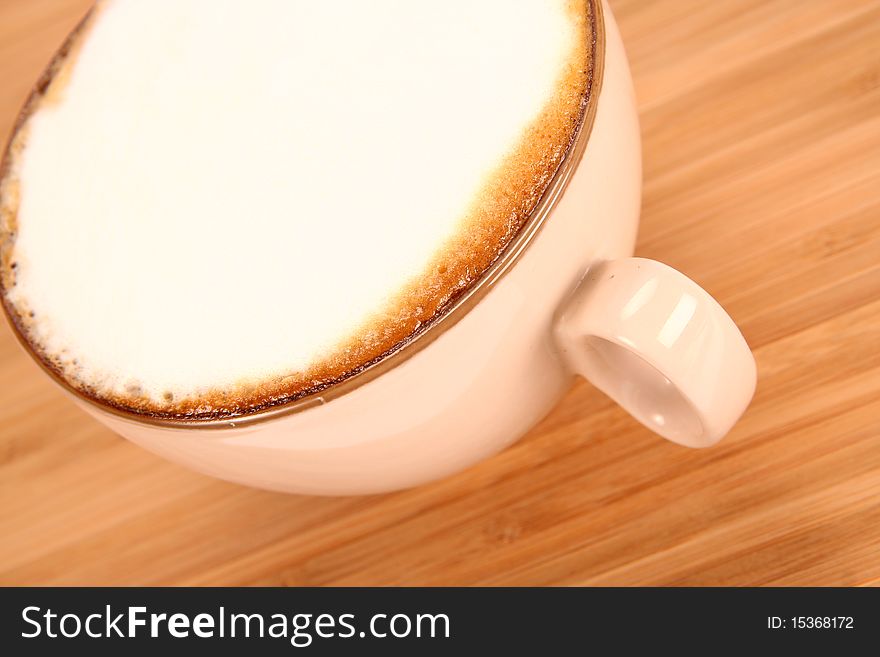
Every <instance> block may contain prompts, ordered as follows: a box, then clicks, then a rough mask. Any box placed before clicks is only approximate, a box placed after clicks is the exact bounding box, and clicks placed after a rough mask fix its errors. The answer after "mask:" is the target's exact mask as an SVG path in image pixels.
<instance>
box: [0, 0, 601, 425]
mask: <svg viewBox="0 0 880 657" xmlns="http://www.w3.org/2000/svg"><path fill="white" fill-rule="evenodd" d="M571 5H572V3H571V2H570V1H569V0H481V1H479V2H475V1H473V0H460V1H453V0H446V1H444V2H412V1H411V0H373V1H371V2H363V1H362V0H335V1H333V2H313V1H309V2H305V1H303V2H297V1H293V0H259V1H257V2H240V1H238V0H235V1H218V0H158V1H157V0H152V1H151V2H143V1H141V0H116V1H110V2H105V3H104V4H102V5H100V8H99V11H98V12H97V14H96V15H95V18H94V20H93V22H92V24H91V25H90V26H89V27H88V29H87V31H86V32H85V33H84V34H85V38H84V39H83V41H82V44H81V47H80V48H79V50H78V51H77V53H76V59H75V61H72V62H71V67H72V68H71V71H70V75H69V77H68V78H67V79H66V80H65V86H64V88H63V89H60V90H59V92H58V94H57V97H56V98H54V99H53V100H52V102H46V103H43V104H42V105H40V106H39V107H38V108H37V109H36V111H35V112H34V113H33V115H32V116H31V117H30V119H29V120H28V121H27V123H26V125H25V132H24V133H23V137H24V138H25V140H26V142H25V145H24V148H23V150H22V152H21V154H20V155H19V156H18V157H17V158H16V159H15V161H14V162H13V167H12V174H11V175H14V176H15V177H16V179H17V181H18V185H19V192H20V197H19V205H18V209H17V234H16V235H15V241H14V249H13V251H12V256H11V259H12V260H14V261H15V262H16V268H15V279H14V280H15V283H14V285H12V286H11V287H10V288H9V289H8V290H7V296H8V299H9V301H10V303H11V304H12V306H13V307H14V308H16V309H18V310H19V312H20V313H21V314H22V315H24V312H25V311H26V312H27V313H31V312H32V313H33V321H32V322H30V323H29V325H28V332H29V338H30V340H31V341H32V342H33V343H35V344H36V345H38V347H39V349H40V350H41V351H42V352H43V353H44V354H45V355H46V356H47V358H49V359H50V360H53V361H55V362H56V364H57V366H58V367H59V368H61V369H62V370H63V371H64V374H65V376H67V377H68V378H69V379H70V380H71V381H72V382H73V383H74V384H75V385H79V386H81V387H86V388H88V389H89V390H90V391H91V392H93V393H95V394H97V395H98V396H106V397H108V398H113V399H116V400H117V401H118V400H119V399H129V400H134V399H137V400H140V401H139V402H137V403H134V402H132V405H133V406H139V407H149V408H152V409H154V410H155V409H159V410H161V409H162V407H163V406H164V405H169V404H171V403H172V401H179V400H181V399H193V398H198V397H199V396H200V395H207V394H209V393H210V392H211V391H216V390H224V389H226V390H230V389H233V388H235V387H236V386H245V387H247V386H259V385H261V383H262V382H266V381H278V380H282V379H284V377H291V376H292V377H293V378H296V373H307V372H309V369H310V368H313V367H314V366H315V364H316V363H327V362H330V361H332V359H333V358H334V357H336V356H337V355H339V354H343V355H344V352H345V350H350V349H351V345H352V344H353V341H354V342H357V340H358V336H359V334H360V333H361V332H363V331H364V327H366V326H372V327H373V329H372V331H373V333H372V335H373V337H374V338H375V337H376V336H377V335H379V336H381V335H382V334H383V331H384V332H385V333H386V334H388V333H389V331H390V330H392V329H393V327H392V326H390V324H392V323H393V322H394V321H395V320H394V315H393V312H392V311H390V310H389V308H390V307H391V305H390V304H393V303H394V302H395V299H396V298H398V296H399V295H400V294H401V293H402V291H405V290H407V289H411V288H412V287H413V285H416V287H417V286H418V281H419V280H420V277H422V276H423V275H424V273H425V271H426V267H429V266H432V265H431V263H435V262H438V258H439V259H440V260H439V261H443V259H444V258H445V259H452V260H454V259H455V258H456V257H458V256H457V255H456V254H455V253H453V252H447V251H444V249H446V248H447V247H448V245H449V244H450V243H452V242H454V240H455V238H456V235H458V234H459V233H460V232H461V231H462V230H464V227H465V219H466V217H468V216H469V215H472V214H473V211H474V204H475V203H479V202H480V201H479V199H480V198H481V196H480V195H481V191H482V190H483V188H484V186H485V185H486V183H487V181H488V180H490V179H491V177H492V176H493V175H494V174H495V173H496V172H497V170H498V167H499V166H500V164H501V163H502V162H503V161H504V159H505V158H506V157H508V156H509V155H510V154H511V152H512V149H513V148H514V147H515V146H516V145H517V144H518V143H519V142H520V141H521V140H522V138H523V135H524V134H525V131H526V130H527V128H528V127H529V126H531V125H532V124H533V123H534V122H535V120H536V119H537V118H538V117H539V116H540V115H541V112H542V111H543V110H544V109H545V108H546V106H547V104H548V103H550V102H551V101H552V99H553V98H554V97H555V96H556V95H557V94H558V93H559V87H560V84H561V82H560V80H562V78H563V77H564V75H565V72H566V70H567V68H570V67H571V65H572V62H573V58H574V57H575V56H576V53H577V52H578V51H579V49H583V48H585V44H584V43H581V41H582V38H581V36H580V34H579V32H578V28H577V25H576V23H575V21H574V20H573V18H572V15H573V10H572V6H571ZM579 11H581V12H583V11H584V10H583V8H582V7H581V8H580V9H579ZM575 13H576V12H575ZM451 264H454V263H451ZM444 267H445V265H444ZM383 322H385V323H386V324H388V325H389V326H384V325H383ZM309 376H311V375H309ZM313 378H314V377H313ZM200 408H201V409H202V410H211V409H210V403H208V402H205V403H203V404H202V406H201V407H200Z"/></svg>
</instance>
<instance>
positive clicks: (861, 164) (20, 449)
mask: <svg viewBox="0 0 880 657" xmlns="http://www.w3.org/2000/svg"><path fill="white" fill-rule="evenodd" d="M88 4H89V2H88V0H0V80H2V81H3V84H2V85H0V132H2V133H3V134H4V135H5V134H8V131H9V129H10V128H11V125H12V121H13V120H14V117H15V115H16V113H17V111H18V108H19V106H20V104H21V102H22V101H23V99H24V97H25V95H26V93H27V91H28V89H29V87H30V85H31V84H32V83H33V82H34V80H36V78H37V76H38V74H39V72H40V70H41V69H42V67H43V66H44V64H45V62H46V61H47V60H48V58H49V56H50V54H51V53H52V51H53V50H54V48H55V47H56V46H57V45H58V44H59V43H60V41H61V40H62V38H63V36H64V35H65V33H66V32H67V31H68V30H69V29H70V28H71V27H72V26H73V25H74V24H75V22H76V21H77V19H78V18H79V17H80V16H81V15H82V13H83V12H84V10H85V9H86V7H87V6H88ZM612 6H613V8H614V10H615V12H616V15H617V17H618V20H619V22H620V27H621V31H622V33H623V37H624V40H625V42H626V45H627V48H628V52H629V55H630V59H631V63H632V69H633V74H634V77H635V83H636V90H637V94H638V96H639V102H640V113H641V120H642V131H643V139H644V153H645V195H644V204H643V207H644V214H643V220H642V228H641V233H640V239H639V246H638V252H639V254H640V255H644V256H647V257H652V258H657V259H660V260H663V261H665V262H668V263H669V264H671V265H673V266H675V267H677V268H679V269H681V270H683V271H685V272H687V273H688V274H689V275H690V276H692V277H693V278H694V279H696V280H697V281H699V282H700V283H701V284H702V285H704V286H705V287H706V288H707V289H708V290H710V291H711V292H712V293H713V294H714V295H715V296H716V297H717V298H718V299H719V300H720V301H721V302H722V304H724V305H725V306H726V307H727V308H728V309H729V310H730V312H731V313H732V314H733V316H734V317H735V318H736V320H737V321H738V322H739V324H740V326H741V327H742V329H743V332H744V333H745V335H746V337H747V338H748V340H749V342H750V343H751V344H752V346H753V347H754V348H755V353H756V356H757V360H758V366H759V372H760V380H759V385H758V392H757V395H756V398H755V401H754V403H753V405H752V407H751V408H750V410H749V411H748V412H747V414H746V415H745V417H744V418H743V420H742V421H741V422H740V424H739V425H737V427H736V428H735V430H734V431H733V433H732V434H731V435H730V436H728V438H727V439H726V440H725V441H724V442H723V443H722V444H721V445H719V446H718V447H717V448H714V449H711V450H706V451H691V450H686V449H683V448H679V447H675V446H673V445H671V444H667V443H665V442H663V441H661V440H660V439H658V438H656V437H654V436H653V435H651V434H650V433H649V432H648V431H647V430H645V429H643V428H642V427H640V426H639V425H637V424H636V423H635V422H634V421H633V420H632V419H630V418H629V417H628V416H627V415H626V414H625V413H624V412H623V411H621V410H620V409H618V408H617V407H615V406H614V405H613V404H612V403H611V402H610V401H608V400H607V399H606V398H605V397H603V396H602V395H601V394H600V393H598V392H597V391H595V390H593V389H591V388H590V387H589V386H587V385H585V384H580V385H576V386H575V387H574V388H573V389H572V391H571V392H570V393H569V394H568V395H567V396H566V398H565V399H564V400H563V401H562V402H561V404H560V405H559V406H558V407H557V408H556V409H555V410H554V411H553V412H552V413H551V414H550V415H549V416H548V417H547V418H546V419H545V420H544V421H543V422H542V423H541V424H540V426H538V427H537V428H536V429H534V430H533V431H532V432H530V433H529V435H528V436H527V437H526V438H524V439H523V440H522V441H520V442H519V443H517V444H516V445H515V446H514V447H512V448H511V449H508V450H507V451H505V452H504V453H502V454H500V455H498V456H497V457H495V458H493V459H490V460H489V461H487V462H485V463H483V464H481V465H479V466H477V467H474V468H472V469H470V470H468V471H467V472H465V473H462V474H460V475H458V476H455V477H452V478H450V479H447V480H445V481H442V482H438V483H436V484H432V485H429V486H425V487H422V488H418V489H415V490H411V491H405V492H401V493H395V494H389V495H383V496H373V497H366V498H344V499H323V498H308V497H296V496H286V495H278V494H272V493H266V492H261V491H256V490H249V489H246V488H242V487H239V486H235V485H231V484H226V483H222V482H218V481H214V480H211V479H208V478H206V477H203V476H200V475H197V474H193V473H191V472H188V471H186V470H183V469H182V468H179V467H177V466H175V465H171V464H169V463H166V462H164V461H161V460H160V459H158V458H156V457H154V456H152V455H150V454H148V453H146V452H144V451H142V450H140V449H139V448H137V447H135V446H133V445H130V444H128V443H126V442H124V441H123V440H122V439H120V438H118V437H116V436H114V435H113V434H111V433H110V432H109V431H107V430H106V429H104V428H102V427H101V426H99V425H98V424H97V423H96V422H94V421H93V420H91V419H89V418H88V417H87V416H86V415H84V414H83V413H82V412H80V411H79V410H77V409H76V408H75V407H74V406H73V405H72V404H71V402H70V401H68V400H67V399H66V398H65V397H63V396H62V394H61V393H60V392H59V391H58V390H56V389H55V388H54V387H53V385H52V384H51V383H50V382H49V381H48V380H47V379H46V378H44V376H43V375H42V374H41V373H40V372H39V371H38V369H37V368H36V367H35V366H33V365H32V364H31V363H30V362H29V361H28V359H27V357H26V356H25V355H24V353H23V352H22V351H21V350H20V349H19V348H18V347H17V345H15V344H14V340H13V338H12V334H11V333H10V332H9V331H8V330H6V329H5V328H4V329H3V330H0V584H292V585H296V584H304V585H324V584H360V585H370V584H623V585H636V584H653V585H666V584H701V585H702V584H715V585H746V584H793V585H801V584H820V585H827V584H839V585H878V584H880V3H878V2H868V1H863V0H839V1H838V2H833V3H832V2H826V1H824V0H776V1H774V2H767V1H765V0H737V1H733V0H730V1H724V2H710V3H707V2H703V1H701V0H658V1H654V2H644V1H643V0H617V1H616V2H612Z"/></svg>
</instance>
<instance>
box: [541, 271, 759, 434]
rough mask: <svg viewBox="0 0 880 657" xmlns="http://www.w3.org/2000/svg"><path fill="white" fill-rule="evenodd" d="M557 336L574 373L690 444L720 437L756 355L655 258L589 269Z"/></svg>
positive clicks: (703, 295) (747, 387) (695, 290)
mask: <svg viewBox="0 0 880 657" xmlns="http://www.w3.org/2000/svg"><path fill="white" fill-rule="evenodd" d="M556 333H557V339H558V343H559V347H560V348H561V350H562V353H563V355H564V357H565V359H566V361H567V362H568V363H569V364H570V366H571V367H572V369H573V370H574V371H575V372H576V373H578V374H580V375H581V376H583V377H584V378H586V379H587V380H588V381H590V382H591V383H592V384H593V385H595V386H596V387H597V388H599V389H600V390H601V391H603V392H604V393H605V394H607V395H608V396H609V397H611V398H612V399H613V400H614V401H616V402H617V403H618V404H620V405H621V406H622V407H623V408H624V409H626V410H627V411H628V412H629V413H630V414H631V415H632V416H633V417H635V418H636V419H637V420H638V421H639V422H641V423H642V424H644V425H645V426H647V427H648V428H649V429H651V430H652V431H655V432H656V433H658V434H660V435H661V436H663V437H664V438H668V439H669V440H671V441H673V442H676V443H679V444H682V445H686V446H688V447H708V446H710V445H714V444H715V443H716V442H718V441H719V440H720V439H721V438H722V437H723V436H724V435H725V434H726V433H727V432H728V431H729V430H730V428H731V427H732V426H733V425H734V423H735V422H736V421H737V420H738V419H739V417H740V415H742V413H743V411H745V409H746V407H747V406H748V404H749V401H750V400H751V399H752V395H753V394H754V392H755V381H756V367H755V359H754V357H753V356H752V352H751V351H750V350H749V346H748V344H746V341H745V338H743V336H742V333H740V331H739V329H738V328H737V327H736V325H735V324H734V323H733V320H732V319H731V318H730V316H729V315H728V314H727V313H726V312H725V311H724V309H723V308H722V307H721V306H720V305H719V304H718V302H717V301H715V299H713V298H712V297H711V296H709V294H708V293H707V292H706V291H705V290H703V288H701V287H700V286H699V285H697V284H696V283H694V282H693V281H692V280H690V279H689V278H688V277H687V276H685V275H684V274H682V273H680V272H678V271H676V270H675V269H672V268H671V267H668V266H667V265H664V264H661V263H659V262H656V261H654V260H646V259H645V258H622V259H620V260H610V261H606V262H603V263H601V264H598V265H596V266H594V267H593V268H591V269H590V271H589V273H588V274H587V276H586V277H585V278H584V280H583V281H582V282H581V284H580V285H579V286H578V288H577V289H576V290H575V292H574V294H573V295H572V297H571V298H570V299H569V300H568V302H567V303H566V305H565V307H564V309H563V312H562V313H561V315H560V316H559V318H558V321H557V324H556Z"/></svg>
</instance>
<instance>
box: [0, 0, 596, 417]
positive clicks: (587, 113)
mask: <svg viewBox="0 0 880 657" xmlns="http://www.w3.org/2000/svg"><path fill="white" fill-rule="evenodd" d="M586 2H587V3H588V4H589V7H590V10H591V16H592V20H591V21H590V23H591V28H592V35H591V39H590V47H591V48H592V53H591V54H592V57H591V65H592V70H591V75H590V81H589V84H588V87H587V101H586V107H585V110H584V113H583V116H582V118H581V121H580V122H579V124H578V126H577V128H576V131H575V136H574V139H573V140H572V143H571V146H570V147H569V149H568V152H567V153H566V154H565V156H564V158H563V160H562V162H561V163H560V165H559V167H558V168H557V170H556V172H555V174H554V175H553V178H552V179H551V180H550V184H549V185H548V186H547V189H546V190H545V192H544V194H543V195H542V196H541V198H540V199H539V200H538V202H537V204H536V206H535V208H534V210H532V212H531V214H530V215H529V217H528V219H527V220H526V221H525V223H524V224H523V226H522V228H520V230H519V232H518V233H517V235H516V236H515V237H514V238H513V239H512V240H511V241H510V243H509V244H508V245H507V246H506V247H505V248H504V250H503V251H502V253H501V255H500V256H499V257H498V259H497V260H496V261H495V262H493V263H492V265H491V266H490V267H489V268H488V269H486V271H484V272H483V273H482V275H481V276H480V277H479V278H478V279H477V281H476V282H475V283H474V284H473V285H472V286H471V287H470V288H468V289H467V290H465V291H464V292H463V293H462V294H461V295H460V296H459V297H458V298H456V299H455V301H453V302H452V303H451V305H450V307H449V308H448V309H447V310H446V311H444V312H443V314H442V315H441V316H440V317H437V318H436V319H435V320H433V321H431V322H428V324H427V326H426V327H425V328H424V329H423V330H421V331H418V332H416V333H414V334H412V335H410V336H409V337H408V338H406V339H404V340H403V341H401V342H400V343H399V344H398V345H396V346H395V347H394V348H393V350H392V351H391V352H390V353H386V354H385V355H383V356H381V357H380V358H379V359H378V360H377V361H376V362H374V363H372V364H369V365H367V366H366V367H364V368H363V369H361V370H360V371H358V372H356V373H354V374H352V375H350V376H349V377H348V378H346V379H344V380H342V381H339V382H336V383H333V384H332V385H330V386H329V387H327V388H324V389H322V390H319V391H316V392H313V393H311V394H308V395H305V396H303V397H300V398H298V399H293V400H290V401H287V402H282V403H280V404H278V405H276V406H268V407H266V408H261V409H258V410H256V411H253V412H250V413H243V414H241V415H237V416H231V417H225V418H224V417H221V418H175V417H160V416H154V415H149V414H145V413H139V412H137V411H134V410H131V409H127V408H121V407H118V406H115V405H113V404H111V403H108V402H106V401H104V400H101V399H98V398H95V397H92V396H90V395H89V394H87V393H86V392H84V391H82V390H80V389H79V388H77V387H75V386H73V385H72V384H71V383H70V382H68V381H67V379H66V378H65V377H63V376H62V375H61V374H60V372H58V371H57V370H56V369H55V368H54V367H52V365H51V364H50V363H48V362H47V361H46V359H45V358H44V357H43V356H42V355H41V354H40V353H39V352H38V351H37V350H36V349H35V348H34V347H33V345H32V344H31V343H30V341H29V340H28V339H27V337H26V336H25V334H24V332H23V331H22V330H21V327H20V326H19V323H18V321H16V319H15V313H14V311H13V310H12V309H11V308H10V307H9V304H8V301H7V299H6V294H5V291H4V289H3V287H4V286H3V283H2V281H0V307H2V308H3V315H4V316H5V318H6V321H7V323H8V324H9V326H10V327H11V329H12V332H13V334H14V336H15V338H16V340H17V341H18V343H19V344H20V345H21V346H22V348H23V349H24V350H25V351H26V352H27V353H28V355H30V356H31V358H32V359H33V360H34V361H36V362H37V364H38V365H39V366H40V367H41V368H42V369H43V371H44V372H46V373H47V374H48V375H49V376H50V377H51V378H52V380H54V381H55V383H57V384H58V385H60V386H61V387H62V389H64V390H65V391H66V392H67V393H69V394H71V395H73V397H74V398H75V399H76V400H78V401H80V402H83V403H85V404H86V405H87V406H88V407H92V408H95V409H97V410H100V411H102V412H104V413H107V414H109V415H112V416H115V417H116V418H119V419H123V420H127V421H130V422H134V423H135V424H141V425H150V426H155V427H161V428H167V429H200V430H209V429H231V428H242V427H248V426H252V425H254V424H258V423H262V422H266V421H269V420H274V419H277V418H280V417H284V416H287V415H291V414H294V413H299V412H302V411H305V410H308V409H310V408H315V407H317V406H322V405H324V404H326V403H328V402H329V401H331V400H333V399H335V398H337V397H341V396H343V395H345V394H347V393H349V392H352V391H353V390H355V389H357V388H359V387H361V386H363V385H365V384H367V383H369V382H370V381H372V380H373V379H376V378H378V377H379V376H381V375H382V374H384V373H386V372H388V371H390V370H391V369H393V368H395V367H397V366H398V365H400V364H401V363H403V362H405V361H406V360H409V359H410V358H411V357H412V356H414V355H415V354H417V353H418V352H420V351H421V350H422V349H424V348H425V347H427V346H428V345H430V344H431V343H432V342H433V341H434V340H436V339H437V338H438V337H439V336H440V335H441V334H443V333H444V332H446V331H447V330H449V329H450V328H452V327H453V326H454V325H455V324H457V323H458V322H459V321H460V320H461V319H462V318H463V317H464V316H465V315H466V314H467V313H468V312H469V311H470V310H471V309H472V308H473V307H474V306H476V304H477V303H478V302H479V301H480V300H481V299H482V298H483V297H484V296H486V294H488V292H489V291H490V290H491V289H492V288H493V287H494V286H495V285H496V284H497V283H498V282H499V281H500V280H501V278H503V276H504V275H505V274H506V273H507V272H508V271H509V270H510V269H511V268H512V267H513V265H514V264H515V263H516V262H517V261H518V260H519V259H520V257H521V256H522V255H523V253H524V252H525V250H526V249H527V247H528V246H529V245H530V244H531V243H532V241H533V240H534V238H535V237H536V236H537V234H538V233H539V232H540V230H541V228H542V227H543V225H544V223H545V222H546V220H547V218H548V217H549V216H550V214H551V213H552V211H553V210H554V209H555V207H556V205H557V204H558V202H559V200H560V199H561V197H562V195H563V193H564V192H565V190H566V188H567V187H568V184H569V182H570V181H571V178H572V176H573V174H574V171H575V170H576V169H577V167H578V164H579V163H580V161H581V159H582V158H583V155H584V153H585V152H586V147H587V144H588V142H589V139H590V136H591V134H592V131H593V124H594V122H595V118H596V111H597V107H598V103H599V98H600V95H601V90H602V83H603V80H604V76H605V53H606V41H605V20H604V13H603V4H604V2H603V0H586ZM93 11H94V8H92V9H90V10H89V11H88V12H87V13H86V14H85V16H84V17H83V18H82V20H81V21H80V22H79V23H78V24H77V26H76V27H75V28H74V29H73V30H72V31H71V32H70V34H69V35H68V36H67V38H66V39H65V41H64V43H63V44H62V45H61V46H60V47H59V49H58V50H57V51H56V52H55V54H54V55H53V56H52V59H51V60H50V62H49V64H48V65H47V66H46V68H45V70H44V71H43V73H42V75H41V77H40V78H39V80H38V82H37V83H36V84H35V86H34V88H33V90H32V91H31V93H30V94H29V95H28V97H27V100H26V101H25V103H24V105H23V106H22V109H21V111H20V112H19V114H18V117H17V119H16V121H15V123H14V124H13V127H12V131H11V133H10V136H9V141H8V143H7V144H6V148H5V150H4V152H3V154H2V159H0V180H2V179H3V178H4V177H5V175H6V169H7V166H8V165H9V163H10V162H11V160H12V157H11V150H12V145H13V142H14V138H15V136H16V135H17V134H18V132H19V129H20V128H21V127H22V125H23V124H24V122H25V121H26V120H27V119H28V118H29V116H30V115H31V113H32V111H33V108H34V106H35V105H36V103H37V102H38V101H39V99H40V97H41V96H42V94H43V93H44V91H45V88H46V86H47V85H48V83H49V82H51V80H52V79H53V77H54V74H55V72H56V67H57V66H58V65H59V64H60V63H61V62H63V61H64V59H65V57H66V56H67V54H68V52H69V50H70V48H71V47H72V46H73V44H74V43H75V40H76V37H77V35H78V34H79V33H80V31H81V30H83V29H84V27H85V26H86V25H87V24H88V21H89V19H90V17H91V16H92V13H93Z"/></svg>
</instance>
